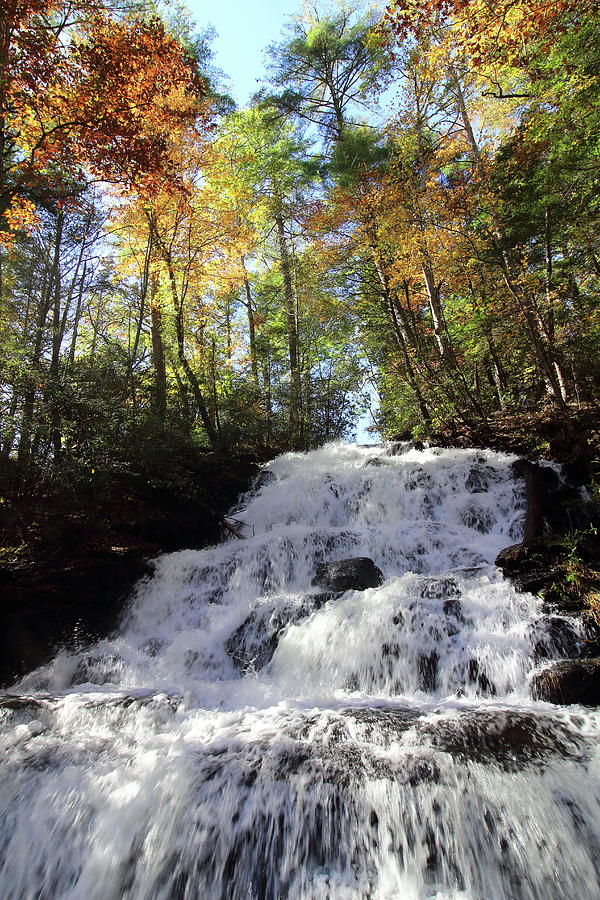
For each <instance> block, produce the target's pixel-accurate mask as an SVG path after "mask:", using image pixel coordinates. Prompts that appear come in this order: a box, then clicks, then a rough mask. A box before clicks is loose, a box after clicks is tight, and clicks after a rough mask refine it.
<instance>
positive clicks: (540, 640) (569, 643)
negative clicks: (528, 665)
mask: <svg viewBox="0 0 600 900" xmlns="http://www.w3.org/2000/svg"><path fill="white" fill-rule="evenodd" d="M534 634H537V640H536V641H535V644H534V647H533V658H534V660H535V662H536V663H540V662H543V661H544V660H546V659H555V658H556V657H557V656H563V657H572V656H578V655H579V650H580V646H581V642H580V640H579V636H578V634H577V633H576V631H575V630H574V629H573V626H572V625H571V623H570V622H568V621H567V620H566V619H562V618H559V617H558V616H549V617H548V618H546V619H541V620H540V621H539V622H537V623H536V625H535V626H534Z"/></svg>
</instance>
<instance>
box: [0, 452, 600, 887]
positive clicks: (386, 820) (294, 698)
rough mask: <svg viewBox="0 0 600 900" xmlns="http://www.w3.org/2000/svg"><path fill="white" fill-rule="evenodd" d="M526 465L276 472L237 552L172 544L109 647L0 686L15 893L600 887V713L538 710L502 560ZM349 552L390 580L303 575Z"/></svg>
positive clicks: (531, 646)
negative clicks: (360, 587)
mask: <svg viewBox="0 0 600 900" xmlns="http://www.w3.org/2000/svg"><path fill="white" fill-rule="evenodd" d="M513 462H514V457H511V456H508V455H503V454H498V453H494V452H491V451H484V450H473V451H471V450H441V449H438V448H426V449H415V448H414V447H413V446H412V445H410V444H404V445H402V444H393V445H392V444H390V445H382V446H378V447H360V446H356V445H347V444H343V443H335V444H330V445H327V446H325V447H323V448H321V449H320V450H316V451H313V452H311V453H307V454H294V453H290V454H286V455H284V456H281V457H279V458H277V459H275V460H273V461H272V462H271V463H269V464H268V465H267V466H266V467H265V468H264V470H263V471H262V473H261V476H260V477H259V479H258V481H257V483H256V485H255V486H254V488H253V490H251V491H250V492H249V493H248V494H247V495H246V496H245V497H243V498H241V501H240V504H239V506H238V507H237V508H236V510H234V511H233V512H232V515H233V516H235V518H236V520H238V521H239V522H240V523H241V524H240V526H239V528H240V531H241V533H242V534H243V539H239V540H238V539H236V538H234V537H232V538H231V539H230V540H228V541H226V542H225V543H223V544H220V545H218V546H215V547H212V548H209V549H206V550H199V551H195V550H187V551H182V552H178V553H172V554H168V555H165V556H162V557H160V558H159V559H158V560H157V561H156V563H155V566H154V573H153V576H152V577H151V578H149V579H145V580H144V581H143V582H141V583H140V584H139V585H138V587H137V589H136V592H135V595H134V597H133V598H132V600H131V603H130V604H129V606H128V609H127V612H126V614H125V616H124V618H123V621H122V622H121V624H120V627H119V629H118V631H117V632H116V633H115V635H114V636H113V637H112V638H111V639H110V640H104V641H100V642H99V643H97V644H96V645H94V646H92V647H87V648H83V649H82V650H81V651H79V652H76V653H74V652H66V651H63V652H61V653H59V654H58V656H57V657H56V659H55V660H54V661H53V662H52V663H51V664H50V665H49V666H46V667H44V668H41V669H38V670H36V671H35V672H33V673H31V674H30V675H28V676H26V677H25V678H23V679H22V680H21V681H20V682H19V683H18V684H16V685H15V686H13V687H12V688H11V689H10V690H9V691H7V692H5V693H4V694H0V752H1V754H2V764H1V767H0V897H2V898H6V900H13V898H14V900H16V898H19V900H21V898H27V900H29V898H40V900H42V898H43V900H46V898H47V900H50V898H59V897H60V898H69V900H79V898H82V900H83V898H85V900H112V898H115V900H117V898H131V900H138V898H139V900H162V898H164V900H170V898H182V900H192V898H198V900H200V898H202V900H204V898H206V900H209V898H210V900H213V898H222V900H238V898H240V900H241V898H256V900H280V898H302V900H305V898H306V900H313V898H314V900H325V898H331V900H336V898H343V900H345V898H358V900H362V898H364V900H366V898H372V900H391V898H398V900H433V898H436V900H459V898H460V900H504V898H506V900H509V898H510V900H563V898H564V897H577V898H586V900H587V898H589V900H596V898H600V880H599V879H600V852H599V851H600V753H599V749H598V747H599V742H598V736H599V734H600V715H599V713H598V712H597V711H594V710H586V709H583V708H582V707H570V708H559V707H555V706H552V705H550V704H545V703H541V702H534V701H533V700H531V699H530V695H529V682H530V680H531V676H532V673H533V672H534V671H535V669H536V667H539V666H540V665H543V664H545V663H546V662H547V661H548V660H549V659H552V658H554V657H559V656H560V655H561V646H560V645H559V644H560V641H559V637H557V631H556V629H555V628H554V629H553V628H550V627H549V623H548V619H547V618H546V617H545V616H544V615H543V614H542V611H541V604H540V601H539V600H538V599H537V598H536V597H534V596H532V595H529V594H519V593H517V592H516V591H515V590H514V588H513V587H512V586H511V585H510V584H509V583H508V582H506V581H504V580H503V579H502V576H501V573H500V572H499V570H498V569H497V568H496V567H495V566H494V564H493V563H494V559H495V557H496V555H497V554H498V552H499V551H500V550H501V549H502V548H503V547H505V546H507V545H509V544H512V543H515V542H517V541H518V540H519V539H520V536H521V532H522V526H523V518H524V493H523V483H522V481H521V480H520V479H519V478H516V477H515V475H514V472H513V469H512V463H513ZM354 557H368V558H370V559H372V560H373V561H374V563H375V564H376V565H377V566H378V567H379V568H380V569H381V571H382V573H383V576H384V581H383V583H382V584H381V585H380V586H379V587H373V588H369V589H367V590H364V591H346V592H344V593H342V594H339V593H337V594H336V593H334V594H327V593H325V592H324V590H323V589H322V588H320V587H319V585H318V584H313V583H312V582H313V580H314V577H315V572H316V569H317V566H318V565H319V564H320V563H323V562H332V561H335V560H343V559H348V558H354ZM554 621H555V622H556V617H555V619H554ZM563 625H564V628H563V629H562V631H560V632H558V634H559V636H560V634H563V635H564V633H565V631H566V632H569V631H570V632H571V634H572V640H573V642H574V643H575V644H576V643H577V641H578V633H577V625H576V623H575V622H570V621H568V620H565V621H564V623H563Z"/></svg>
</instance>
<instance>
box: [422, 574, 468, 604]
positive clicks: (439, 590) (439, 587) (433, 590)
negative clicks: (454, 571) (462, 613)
mask: <svg viewBox="0 0 600 900" xmlns="http://www.w3.org/2000/svg"><path fill="white" fill-rule="evenodd" d="M419 594H420V596H421V597H423V598H427V599H430V600H435V599H440V600H442V599H444V598H445V597H458V596H460V588H459V587H458V584H457V583H456V579H455V578H452V577H451V576H450V577H448V578H435V577H431V578H429V577H425V578H423V580H422V582H421V589H420V592H419ZM444 612H445V609H444Z"/></svg>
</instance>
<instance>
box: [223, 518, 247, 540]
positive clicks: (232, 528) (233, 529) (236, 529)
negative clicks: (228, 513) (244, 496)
mask: <svg viewBox="0 0 600 900" xmlns="http://www.w3.org/2000/svg"><path fill="white" fill-rule="evenodd" d="M220 524H221V525H222V526H223V528H224V529H225V530H226V531H228V532H229V534H232V535H233V536H234V537H236V538H238V539H239V540H240V541H245V540H246V535H245V534H242V528H245V526H246V523H245V522H242V521H241V520H240V519H232V520H231V521H228V520H227V519H225V518H223V519H221V520H220Z"/></svg>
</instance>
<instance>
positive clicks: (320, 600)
mask: <svg viewBox="0 0 600 900" xmlns="http://www.w3.org/2000/svg"><path fill="white" fill-rule="evenodd" d="M339 596H340V595H339V593H336V592H334V591H323V592H321V593H315V594H309V595H307V596H306V597H303V598H302V600H301V601H290V602H289V603H287V604H286V603H282V601H281V598H275V599H273V600H271V601H269V602H267V603H261V604H260V605H259V606H257V607H256V609H254V610H253V611H252V612H251V613H250V615H249V616H248V617H247V618H246V619H244V621H243V622H242V624H241V625H240V626H239V628H237V629H236V630H235V631H234V632H233V634H232V635H231V637H230V638H229V639H228V641H227V643H226V644H225V650H226V651H227V653H228V654H229V656H230V657H231V659H232V661H233V664H234V666H235V667H236V668H237V669H240V670H241V671H242V672H244V673H246V672H250V671H256V672H257V671H259V670H260V669H263V668H264V667H265V666H266V665H267V664H268V663H270V662H271V659H272V658H273V654H274V653H275V651H276V650H277V646H278V644H279V640H280V638H281V635H282V634H283V632H284V631H285V629H286V628H287V627H288V625H293V624H295V623H296V622H299V621H300V620H301V619H304V618H306V617H307V616H310V615H311V614H312V613H313V612H315V611H316V610H317V609H320V608H321V607H322V606H324V605H325V604H326V603H328V602H329V601H330V600H335V599H337V597H339Z"/></svg>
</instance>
